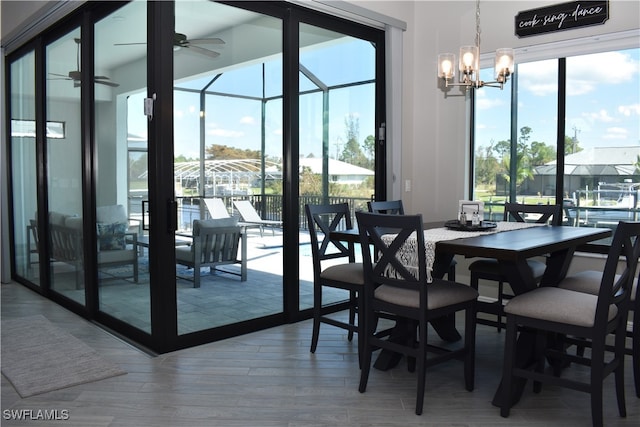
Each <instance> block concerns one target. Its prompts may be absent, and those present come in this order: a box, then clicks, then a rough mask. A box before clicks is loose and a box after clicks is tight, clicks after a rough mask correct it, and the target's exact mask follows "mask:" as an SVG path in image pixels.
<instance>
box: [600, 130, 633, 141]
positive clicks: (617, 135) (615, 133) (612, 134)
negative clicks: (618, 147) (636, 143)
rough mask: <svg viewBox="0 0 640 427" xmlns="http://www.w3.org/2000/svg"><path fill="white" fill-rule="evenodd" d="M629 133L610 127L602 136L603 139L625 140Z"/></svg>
mask: <svg viewBox="0 0 640 427" xmlns="http://www.w3.org/2000/svg"><path fill="white" fill-rule="evenodd" d="M628 135H629V131H628V130H627V129H625V128H618V127H611V128H607V132H606V133H605V134H604V135H603V136H602V138H603V139H627V136H628Z"/></svg>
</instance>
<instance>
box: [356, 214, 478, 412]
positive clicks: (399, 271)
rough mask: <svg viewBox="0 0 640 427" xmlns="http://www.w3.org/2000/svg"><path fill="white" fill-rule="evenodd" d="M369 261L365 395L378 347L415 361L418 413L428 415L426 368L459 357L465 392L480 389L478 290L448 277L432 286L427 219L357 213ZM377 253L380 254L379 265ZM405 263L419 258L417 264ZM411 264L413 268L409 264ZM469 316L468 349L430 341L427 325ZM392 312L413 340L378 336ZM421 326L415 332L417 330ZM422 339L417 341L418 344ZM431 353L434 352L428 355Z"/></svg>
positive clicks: (366, 267)
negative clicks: (380, 324) (477, 370)
mask: <svg viewBox="0 0 640 427" xmlns="http://www.w3.org/2000/svg"><path fill="white" fill-rule="evenodd" d="M356 218H357V221H358V232H359V235H360V245H361V247H362V257H363V263H364V301H363V302H364V309H361V311H360V313H361V315H362V318H361V319H362V321H364V331H363V334H362V335H361V337H362V338H363V342H364V343H363V347H362V363H361V371H360V385H359V391H360V392H361V393H364V392H365V391H366V388H367V382H368V379H369V371H370V368H371V358H372V354H373V352H374V351H376V350H377V349H383V350H389V351H392V352H395V353H400V354H404V355H405V356H407V358H411V359H415V364H416V367H417V376H418V387H417V398H416V409H415V412H416V414H417V415H420V414H422V410H423V406H424V391H425V381H426V368H427V367H428V366H432V365H435V364H437V363H440V362H444V361H447V360H451V359H453V358H458V359H462V360H463V361H464V382H465V388H466V389H467V390H468V391H472V390H473V388H474V376H475V373H474V369H475V330H476V321H475V304H476V299H477V297H478V292H477V291H476V290H474V289H472V288H470V287H469V286H467V285H463V284H461V283H456V282H451V281H448V280H442V279H433V281H432V282H431V283H428V279H427V267H426V263H427V262H426V256H425V255H422V256H420V254H425V253H426V252H425V241H424V234H423V222H422V215H420V214H418V215H383V214H374V213H367V212H356ZM372 252H373V253H375V254H376V259H375V261H374V260H373V259H372ZM403 259H405V260H406V259H412V260H417V266H416V265H415V263H408V262H402V261H401V260H403ZM409 264H411V265H409ZM459 311H464V313H465V331H464V345H463V346H462V347H459V348H457V349H453V350H451V349H443V348H436V347H435V346H432V345H429V344H428V342H427V331H428V325H427V322H429V321H430V320H433V319H437V318H440V317H443V316H449V315H455V313H457V312H459ZM388 314H392V315H395V316H396V317H397V318H398V319H409V322H410V325H412V326H411V330H412V331H415V330H416V329H415V328H417V334H414V333H412V334H411V337H412V338H410V339H408V340H405V342H402V340H397V339H394V338H391V337H390V336H389V335H386V334H379V333H377V326H378V319H379V318H380V317H383V316H384V315H388ZM414 326H415V328H414ZM416 337H417V340H416ZM427 352H429V353H432V354H434V355H433V356H431V357H427Z"/></svg>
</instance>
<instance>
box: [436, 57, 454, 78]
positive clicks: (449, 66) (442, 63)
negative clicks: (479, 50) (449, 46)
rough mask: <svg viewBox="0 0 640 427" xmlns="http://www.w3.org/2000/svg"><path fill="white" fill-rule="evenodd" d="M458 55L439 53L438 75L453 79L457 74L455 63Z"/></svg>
mask: <svg viewBox="0 0 640 427" xmlns="http://www.w3.org/2000/svg"><path fill="white" fill-rule="evenodd" d="M455 62H456V56H455V55H454V54H453V53H441V54H440V55H438V77H440V78H444V79H453V77H454V74H455V68H454V65H453V64H455Z"/></svg>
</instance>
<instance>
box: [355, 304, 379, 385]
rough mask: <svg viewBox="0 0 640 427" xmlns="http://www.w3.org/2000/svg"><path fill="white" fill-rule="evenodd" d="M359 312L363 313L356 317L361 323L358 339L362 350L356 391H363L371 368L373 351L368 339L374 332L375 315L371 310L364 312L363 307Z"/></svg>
mask: <svg viewBox="0 0 640 427" xmlns="http://www.w3.org/2000/svg"><path fill="white" fill-rule="evenodd" d="M360 313H361V314H364V315H363V316H362V317H361V318H359V319H358V322H359V324H361V325H363V326H362V330H363V333H362V334H361V335H358V341H362V352H361V353H360V355H361V356H360V384H359V385H358V391H360V393H364V392H365V391H366V390H367V382H368V381H369V371H370V370H371V355H372V353H373V347H372V345H371V342H370V340H371V337H372V336H373V334H375V332H376V326H377V321H376V319H373V318H372V317H374V316H375V314H374V313H373V312H367V313H365V312H364V309H363V308H360Z"/></svg>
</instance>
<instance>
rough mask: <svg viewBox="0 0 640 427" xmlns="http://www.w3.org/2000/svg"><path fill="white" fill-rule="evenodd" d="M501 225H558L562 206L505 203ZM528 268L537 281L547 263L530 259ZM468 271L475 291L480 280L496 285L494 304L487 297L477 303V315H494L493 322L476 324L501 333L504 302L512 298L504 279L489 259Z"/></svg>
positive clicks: (483, 259)
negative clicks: (527, 223)
mask: <svg viewBox="0 0 640 427" xmlns="http://www.w3.org/2000/svg"><path fill="white" fill-rule="evenodd" d="M530 217H533V219H532V220H530V219H529V218H530ZM503 221H516V222H536V223H539V224H546V223H550V224H552V225H561V224H562V206H561V205H532V204H521V203H505V204H504V216H503ZM527 264H528V266H529V268H530V269H531V271H532V273H533V277H535V279H536V281H539V280H540V279H541V278H542V275H543V274H544V271H545V269H546V268H547V266H546V263H545V262H543V261H539V260H536V259H529V260H527ZM469 271H470V272H471V280H470V285H471V287H472V288H474V289H476V290H479V283H480V279H482V280H487V281H492V282H497V283H498V294H497V299H496V300H495V301H494V300H493V298H489V297H486V296H480V298H479V301H478V312H479V313H486V314H491V315H496V320H495V321H493V320H491V319H485V318H483V317H479V318H478V323H480V324H483V325H489V326H495V327H496V328H497V330H498V332H500V331H501V330H502V326H503V323H502V318H503V316H504V309H503V306H504V301H505V300H506V299H508V298H510V297H511V295H510V294H506V293H505V292H504V284H505V283H507V279H506V277H504V275H503V274H502V272H501V271H500V265H499V263H498V261H497V260H495V259H489V258H482V259H479V260H477V261H474V262H472V263H471V264H470V265H469Z"/></svg>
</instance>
